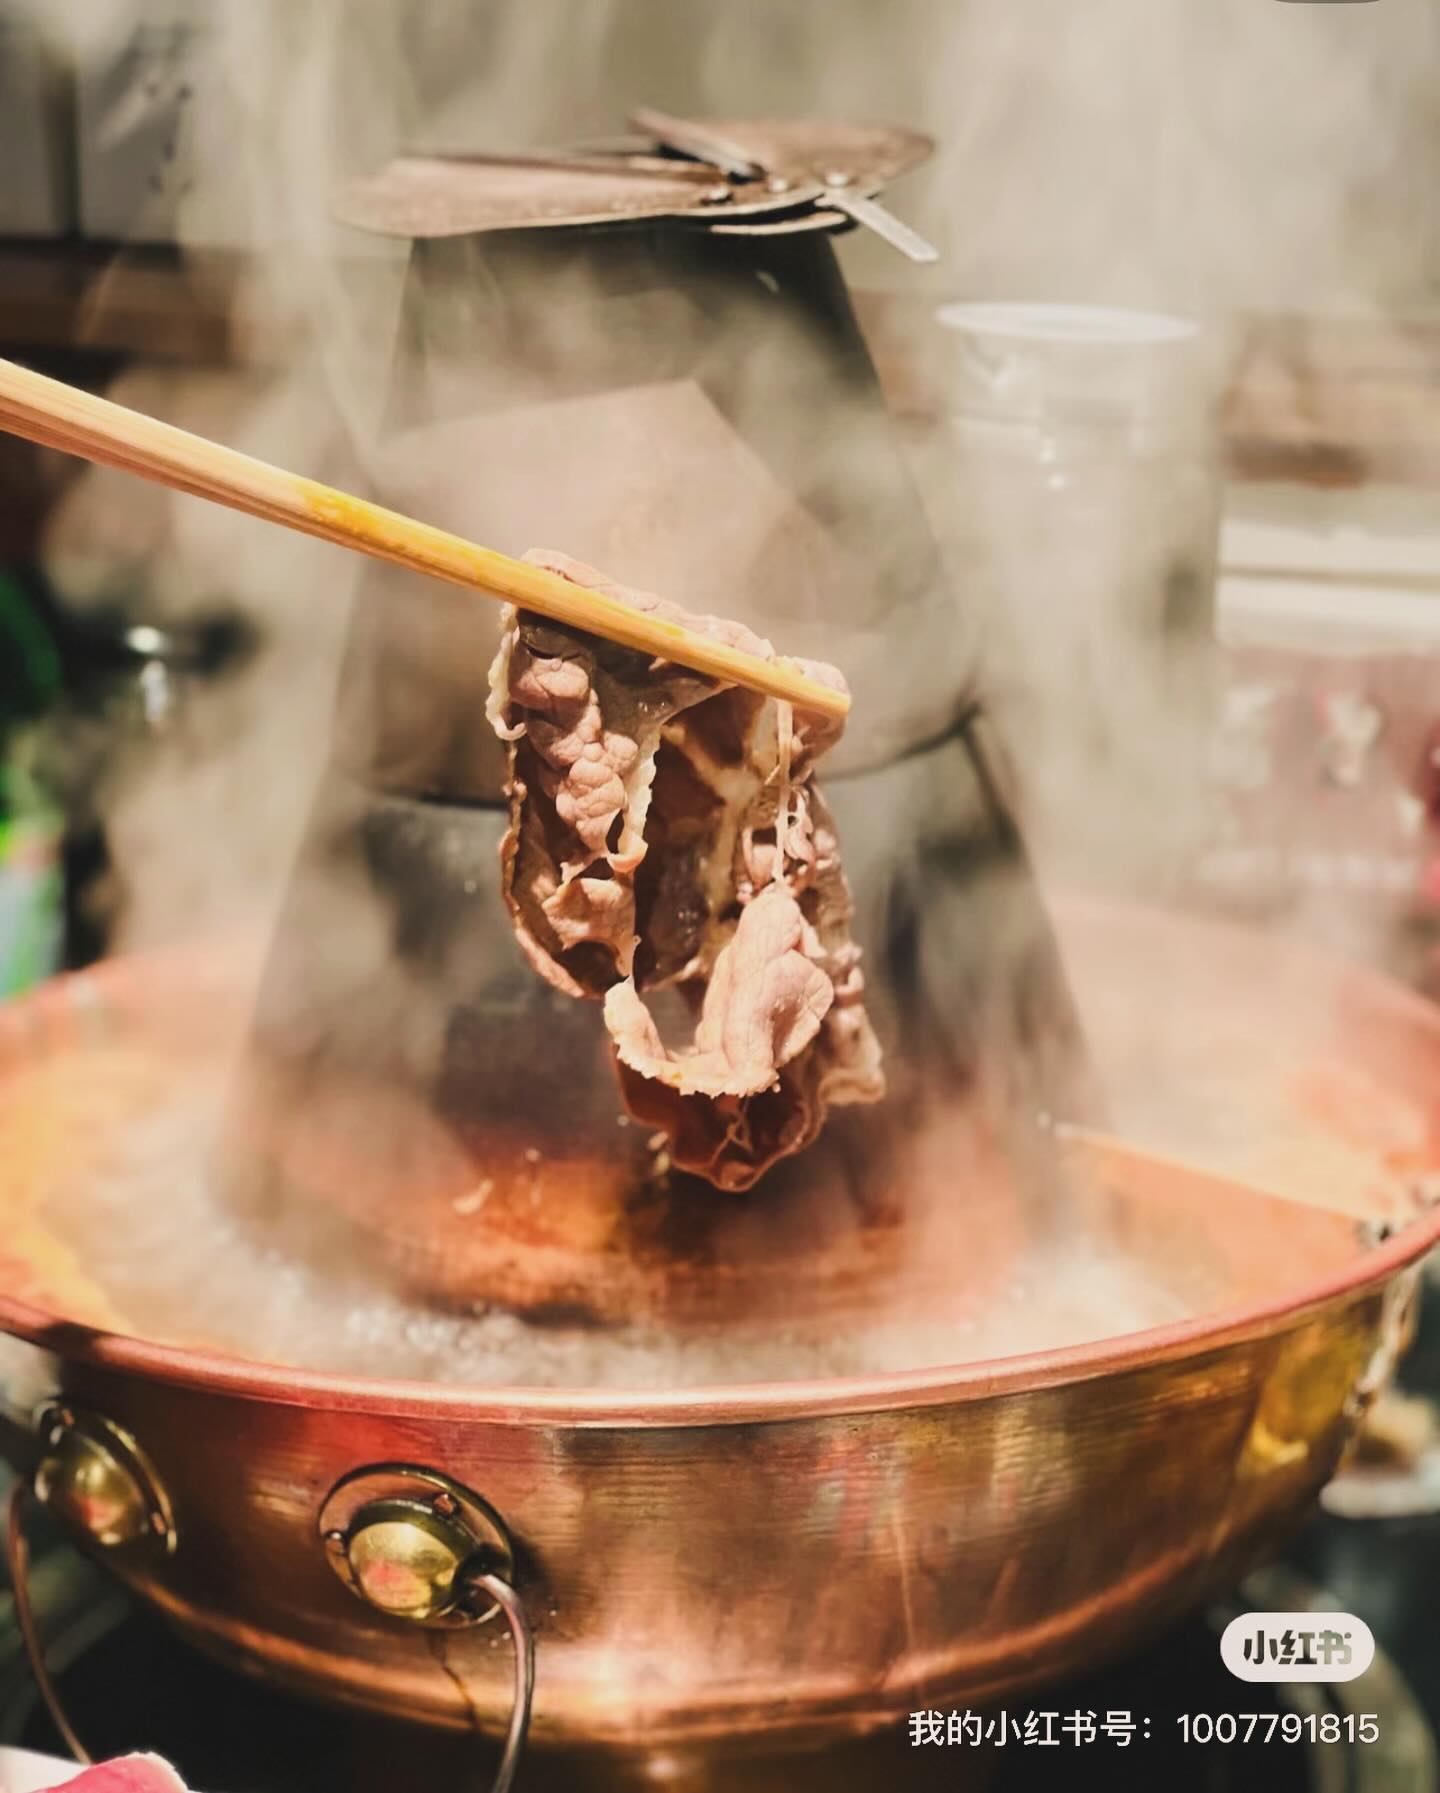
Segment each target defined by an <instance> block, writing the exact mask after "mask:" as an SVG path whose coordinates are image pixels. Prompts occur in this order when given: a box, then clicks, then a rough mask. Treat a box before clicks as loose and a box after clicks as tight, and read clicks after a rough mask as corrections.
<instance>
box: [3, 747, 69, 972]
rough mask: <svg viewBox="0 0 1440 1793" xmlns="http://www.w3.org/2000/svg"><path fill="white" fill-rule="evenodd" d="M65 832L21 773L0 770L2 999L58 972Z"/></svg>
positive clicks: (61, 939) (4, 767)
mask: <svg viewBox="0 0 1440 1793" xmlns="http://www.w3.org/2000/svg"><path fill="white" fill-rule="evenodd" d="M63 832H64V828H63V824H62V822H61V819H60V817H59V816H58V815H57V814H55V813H54V811H52V810H49V809H47V808H46V806H45V805H44V804H43V802H41V801H40V799H39V798H38V795H36V794H35V793H34V790H33V787H32V786H30V784H29V780H28V779H27V778H26V777H25V776H24V774H23V773H21V772H19V771H18V770H17V769H16V768H15V767H13V766H3V767H0V998H3V997H6V996H16V995H18V994H19V993H20V991H22V990H28V989H29V988H30V987H31V986H32V985H33V984H38V983H39V982H40V980H41V979H42V978H46V977H50V976H51V975H52V974H53V973H54V972H56V971H58V970H59V968H60V955H61V950H62V945H63V910H64V879H63V876H62V873H61V861H60V846H61V839H62V835H63Z"/></svg>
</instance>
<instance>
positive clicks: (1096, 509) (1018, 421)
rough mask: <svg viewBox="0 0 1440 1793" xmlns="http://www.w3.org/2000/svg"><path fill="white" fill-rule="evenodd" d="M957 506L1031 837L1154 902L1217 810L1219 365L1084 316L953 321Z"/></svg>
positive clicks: (950, 351)
mask: <svg viewBox="0 0 1440 1793" xmlns="http://www.w3.org/2000/svg"><path fill="white" fill-rule="evenodd" d="M938 321H939V322H940V324H941V325H942V326H943V327H944V331H945V335H944V338H943V340H944V342H945V344H946V350H947V353H946V365H945V367H944V370H943V374H944V387H945V399H946V417H945V422H944V426H943V430H944V439H945V440H944V453H945V463H946V464H945V487H944V491H945V497H944V500H943V502H942V505H941V507H940V515H939V516H938V518H937V527H938V529H939V531H940V534H941V537H942V541H943V544H944V546H945V548H946V550H947V553H948V555H949V556H950V558H951V560H952V563H953V566H954V568H955V576H956V583H957V585H958V587H959V592H960V597H961V599H962V601H963V602H964V603H965V605H966V607H967V609H968V610H969V611H970V612H971V614H973V615H979V616H981V617H982V618H984V619H985V627H986V630H987V641H988V645H987V652H986V657H987V660H988V667H987V674H986V678H985V681H984V682H985V685H986V689H987V693H988V695H989V699H990V704H991V708H992V710H993V712H994V714H995V715H996V717H997V719H998V721H999V722H1000V724H1001V726H1002V727H1003V728H1004V729H1005V731H1006V732H1007V733H1008V735H1009V737H1010V739H1011V742H1012V745H1013V748H1014V758H1015V760H1016V763H1017V765H1018V767H1019V768H1020V776H1021V782H1022V792H1021V798H1022V804H1023V806H1024V808H1025V810H1026V811H1027V812H1028V813H1027V818H1026V819H1027V824H1028V831H1029V836H1030V839H1031V841H1032V845H1033V849H1034V851H1035V852H1036V854H1037V856H1038V857H1039V859H1040V860H1041V862H1042V865H1043V866H1044V867H1045V868H1046V869H1048V870H1051V871H1053V872H1055V873H1057V874H1058V875H1060V876H1063V877H1064V878H1066V879H1067V880H1068V881H1074V882H1081V883H1085V884H1089V885H1096V886H1103V887H1105V888H1107V889H1111V890H1116V889H1118V890H1120V891H1122V892H1129V893H1134V894H1148V895H1154V894H1157V893H1158V892H1160V891H1162V890H1164V889H1166V888H1169V887H1171V886H1172V885H1173V884H1174V882H1175V880H1176V879H1177V878H1178V877H1179V876H1181V875H1182V873H1183V868H1184V867H1185V865H1186V863H1187V862H1188V858H1189V856H1190V855H1191V854H1192V853H1193V851H1194V850H1195V846H1196V843H1197V841H1198V840H1199V839H1200V838H1202V837H1203V834H1204V828H1205V816H1206V814H1207V813H1208V811H1207V805H1208V803H1209V801H1210V799H1209V795H1208V788H1207V780H1206V776H1205V751H1206V742H1207V739H1208V736H1209V731H1210V727H1211V717H1212V714H1213V710H1214V705H1215V702H1216V700H1217V692H1218V664H1217V647H1216V631H1215V621H1214V618H1215V595H1214V594H1215V574H1216V560H1217V551H1218V537H1219V523H1220V512H1221V477H1220V457H1219V438H1218V428H1217V419H1216V411H1217V397H1218V389H1219V380H1218V356H1217V354H1216V350H1215V345H1214V344H1213V343H1212V342H1211V341H1210V340H1209V339H1208V338H1207V336H1206V335H1205V333H1204V332H1202V331H1201V329H1200V328H1199V327H1198V326H1197V325H1196V324H1194V323H1192V322H1190V321H1188V320H1185V319H1181V318H1176V317H1169V316H1164V315H1161V314H1158V313H1151V312H1133V311H1114V310H1108V309H1104V308H1100V307H1092V306H1080V305H1041V304H1000V303H995V304H955V305H947V306H945V307H944V308H942V310H941V311H940V313H939V314H938Z"/></svg>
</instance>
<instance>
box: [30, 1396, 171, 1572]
mask: <svg viewBox="0 0 1440 1793" xmlns="http://www.w3.org/2000/svg"><path fill="white" fill-rule="evenodd" d="M40 1437H41V1441H42V1445H43V1455H42V1456H41V1459H40V1465H39V1468H38V1469H37V1470H36V1471H35V1493H36V1496H37V1498H38V1499H39V1500H40V1501H41V1503H42V1504H43V1505H44V1506H45V1507H47V1508H48V1509H49V1511H50V1512H52V1513H54V1514H55V1516H56V1517H57V1518H58V1519H60V1520H62V1521H63V1522H64V1523H66V1524H67V1525H69V1526H70V1527H71V1528H72V1529H73V1530H75V1531H77V1532H79V1533H80V1534H81V1535H82V1536H83V1537H85V1538H87V1539H88V1540H89V1541H90V1542H91V1543H92V1544H98V1545H100V1546H101V1548H102V1549H105V1550H116V1549H120V1548H122V1547H124V1546H126V1545H136V1544H141V1543H144V1544H149V1545H151V1546H157V1547H159V1548H162V1549H164V1550H165V1551H166V1552H167V1553H168V1552H170V1551H172V1550H174V1548H175V1521H174V1516H173V1514H172V1512H171V1509H170V1502H169V1499H168V1497H167V1496H166V1494H165V1490H164V1488H163V1486H162V1484H161V1482H160V1480H159V1478H158V1477H157V1475H156V1474H155V1471H154V1469H153V1468H152V1467H151V1464H150V1461H149V1459H148V1458H147V1457H146V1455H145V1453H144V1451H143V1450H141V1448H140V1446H139V1444H138V1443H137V1442H136V1440H135V1439H134V1438H132V1437H131V1435H130V1434H129V1433H128V1432H127V1431H125V1430H124V1429H123V1428H122V1427H120V1426H117V1425H116V1424H115V1423H114V1421H113V1420H108V1419H106V1418H105V1417H104V1416H103V1415H102V1414H98V1413H87V1412H82V1411H80V1410H78V1409H75V1408H71V1407H66V1406H63V1405H60V1404H52V1405H49V1406H47V1407H46V1408H44V1410H43V1411H42V1413H41V1416H40Z"/></svg>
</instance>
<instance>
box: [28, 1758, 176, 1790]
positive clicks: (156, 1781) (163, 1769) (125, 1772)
mask: <svg viewBox="0 0 1440 1793" xmlns="http://www.w3.org/2000/svg"><path fill="white" fill-rule="evenodd" d="M62 1787H63V1788H64V1790H65V1793H186V1787H185V1783H184V1782H183V1781H182V1780H181V1779H180V1776H179V1775H178V1774H176V1772H175V1770H174V1769H173V1768H171V1767H170V1766H169V1764H168V1763H165V1762H162V1761H161V1760H160V1758H159V1757H158V1756H119V1757H117V1758H116V1760H115V1761H113V1762H101V1763H100V1764H99V1765H98V1766H97V1767H94V1768H84V1769H82V1770H81V1771H80V1773H79V1774H77V1775H75V1776H73V1777H71V1778H69V1779H66V1780H61V1781H56V1782H54V1783H53V1785H50V1786H47V1787H46V1788H45V1789H43V1790H42V1793H60V1789H61V1788H62Z"/></svg>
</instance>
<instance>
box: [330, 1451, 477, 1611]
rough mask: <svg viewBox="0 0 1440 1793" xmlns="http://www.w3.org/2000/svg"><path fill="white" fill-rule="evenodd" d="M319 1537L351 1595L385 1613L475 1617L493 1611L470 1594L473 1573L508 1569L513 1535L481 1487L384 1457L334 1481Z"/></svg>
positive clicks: (332, 1564)
mask: <svg viewBox="0 0 1440 1793" xmlns="http://www.w3.org/2000/svg"><path fill="white" fill-rule="evenodd" d="M320 1535H321V1539H322V1541H323V1543H324V1545H325V1550H326V1553H327V1555H328V1556H329V1559H330V1565H331V1567H332V1568H333V1569H334V1571H335V1573H336V1574H337V1575H338V1576H339V1577H340V1579H341V1580H342V1581H343V1582H344V1583H345V1585H346V1587H348V1588H349V1589H350V1591H351V1593H352V1594H354V1595H356V1596H357V1597H358V1598H359V1599H361V1600H363V1601H365V1603H366V1604H367V1605H368V1606H373V1607H374V1608H375V1609H376V1610H377V1611H379V1612H383V1613H386V1614H387V1615H388V1616H389V1617H391V1618H396V1619H409V1620H411V1621H413V1622H414V1623H416V1624H419V1625H448V1626H460V1625H474V1624H477V1623H478V1622H479V1621H480V1620H482V1619H486V1618H489V1617H490V1616H491V1615H492V1614H493V1613H494V1612H495V1610H496V1608H495V1606H494V1604H493V1602H492V1601H491V1600H490V1599H489V1598H488V1597H486V1598H482V1599H481V1600H479V1601H476V1599H475V1598H474V1594H473V1588H472V1580H473V1573H472V1572H487V1573H489V1572H499V1573H500V1574H503V1575H506V1576H507V1577H508V1575H509V1574H510V1570H511V1566H512V1561H513V1556H512V1552H511V1548H510V1540H509V1538H508V1536H507V1535H506V1533H505V1529H504V1527H503V1526H502V1524H501V1522H500V1519H499V1517H498V1515H497V1514H496V1513H495V1512H494V1511H493V1509H492V1508H491V1507H490V1506H489V1505H488V1504H487V1503H486V1502H485V1501H483V1500H482V1499H481V1498H480V1496H479V1495H478V1494H475V1493H473V1492H472V1491H471V1490H470V1489H468V1488H464V1487H462V1486H461V1485H460V1484H459V1483H458V1482H453V1481H451V1480H450V1478H449V1477H448V1476H443V1475H441V1474H439V1473H438V1471H436V1470H431V1469H416V1468H412V1467H411V1466H409V1465H407V1464H381V1465H378V1466H376V1467H374V1468H370V1469H361V1470H356V1471H355V1472H354V1474H352V1475H349V1476H346V1477H345V1479H344V1480H343V1481H341V1482H339V1483H337V1484H336V1486H335V1487H334V1488H333V1489H332V1490H331V1492H330V1494H329V1496H328V1497H327V1498H326V1501H325V1504H324V1506H323V1507H322V1509H321V1512H320Z"/></svg>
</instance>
